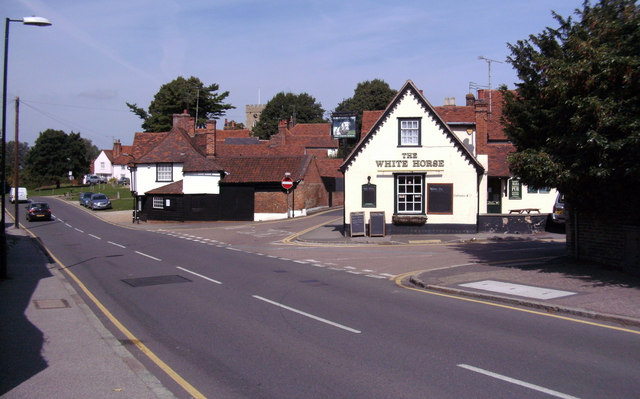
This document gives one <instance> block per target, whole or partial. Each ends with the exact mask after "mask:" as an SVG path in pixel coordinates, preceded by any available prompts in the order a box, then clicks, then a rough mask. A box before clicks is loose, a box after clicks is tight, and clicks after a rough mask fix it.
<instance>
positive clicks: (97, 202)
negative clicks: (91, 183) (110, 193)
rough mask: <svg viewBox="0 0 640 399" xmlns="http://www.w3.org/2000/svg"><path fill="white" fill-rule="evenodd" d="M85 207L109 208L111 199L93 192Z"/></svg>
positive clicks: (94, 208)
mask: <svg viewBox="0 0 640 399" xmlns="http://www.w3.org/2000/svg"><path fill="white" fill-rule="evenodd" d="M87 207H89V208H91V209H93V210H94V211H95V210H96V209H109V208H111V201H109V197H107V196H106V195H105V194H102V193H96V194H93V195H92V196H91V197H90V198H89V201H87Z"/></svg>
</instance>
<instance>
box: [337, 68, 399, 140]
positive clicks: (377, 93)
mask: <svg viewBox="0 0 640 399" xmlns="http://www.w3.org/2000/svg"><path fill="white" fill-rule="evenodd" d="M396 93H397V91H396V90H393V89H392V88H391V87H389V84H388V83H387V82H385V81H384V80H381V79H374V80H371V81H369V80H366V81H364V82H360V83H358V86H357V87H356V89H355V90H354V91H353V97H350V98H347V99H344V100H342V101H341V102H340V103H339V104H338V105H337V106H336V109H335V110H334V111H335V112H354V113H355V114H356V123H357V125H358V126H357V130H358V132H360V129H362V112H363V111H376V110H381V109H385V108H386V107H387V105H389V103H390V102H391V100H393V97H395V95H396Z"/></svg>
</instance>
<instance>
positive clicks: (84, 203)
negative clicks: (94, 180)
mask: <svg viewBox="0 0 640 399" xmlns="http://www.w3.org/2000/svg"><path fill="white" fill-rule="evenodd" d="M92 194H93V193H80V195H79V196H78V201H80V205H82V206H87V201H89V198H91V195H92Z"/></svg>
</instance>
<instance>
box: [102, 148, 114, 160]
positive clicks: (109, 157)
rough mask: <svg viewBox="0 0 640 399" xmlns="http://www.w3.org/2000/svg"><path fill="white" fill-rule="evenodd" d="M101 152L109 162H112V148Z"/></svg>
mask: <svg viewBox="0 0 640 399" xmlns="http://www.w3.org/2000/svg"><path fill="white" fill-rule="evenodd" d="M102 152H104V155H106V156H107V159H108V160H109V162H111V163H113V150H102Z"/></svg>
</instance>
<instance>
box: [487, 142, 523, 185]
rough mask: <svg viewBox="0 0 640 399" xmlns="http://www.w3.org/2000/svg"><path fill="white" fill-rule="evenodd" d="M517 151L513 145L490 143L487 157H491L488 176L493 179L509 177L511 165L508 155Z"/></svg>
mask: <svg viewBox="0 0 640 399" xmlns="http://www.w3.org/2000/svg"><path fill="white" fill-rule="evenodd" d="M515 150H516V148H515V146H514V145H513V144H511V143H490V144H488V145H487V155H488V156H489V168H488V175H489V176H491V177H508V176H511V173H510V172H509V164H508V163H507V155H509V154H510V153H512V152H514V151H515Z"/></svg>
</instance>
